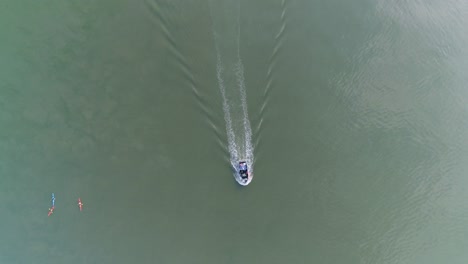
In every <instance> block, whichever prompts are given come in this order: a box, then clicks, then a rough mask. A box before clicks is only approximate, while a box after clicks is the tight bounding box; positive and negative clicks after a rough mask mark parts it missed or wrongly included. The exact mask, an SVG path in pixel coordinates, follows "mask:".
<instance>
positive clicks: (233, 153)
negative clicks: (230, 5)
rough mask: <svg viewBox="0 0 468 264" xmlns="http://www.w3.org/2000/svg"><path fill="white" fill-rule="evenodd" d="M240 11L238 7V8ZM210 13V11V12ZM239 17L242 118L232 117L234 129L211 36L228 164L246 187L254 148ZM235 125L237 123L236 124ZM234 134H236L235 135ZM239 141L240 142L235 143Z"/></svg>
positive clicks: (238, 77)
mask: <svg viewBox="0 0 468 264" xmlns="http://www.w3.org/2000/svg"><path fill="white" fill-rule="evenodd" d="M239 10H240V6H239ZM210 11H211V10H210ZM239 17H240V15H239V16H238V18H237V25H238V32H237V62H236V63H235V67H234V69H235V76H236V81H237V86H238V88H239V94H240V106H241V109H242V111H241V112H242V116H234V117H235V118H236V119H235V120H237V119H241V120H240V121H242V127H239V128H238V127H234V126H233V115H232V114H231V112H232V111H231V109H232V107H231V105H230V104H229V101H228V96H227V94H226V85H225V82H224V79H223V74H224V67H223V63H222V58H221V52H220V50H219V46H218V35H217V33H216V31H215V30H214V29H213V36H214V41H215V47H216V57H217V63H216V71H217V79H218V86H219V90H220V92H221V97H222V100H223V112H224V120H225V122H226V133H227V140H228V150H229V155H230V162H231V166H232V168H233V169H234V178H235V179H236V181H237V182H238V183H239V184H241V185H248V184H249V183H250V182H251V181H252V178H253V167H254V166H253V165H254V147H253V145H252V128H251V126H250V121H249V115H248V108H247V92H246V86H245V79H244V66H243V64H242V60H241V57H240V21H239V20H240V19H239ZM233 101H234V100H233ZM236 123H237V122H236ZM236 132H238V134H237V135H236ZM236 139H237V140H240V142H237V141H236ZM240 161H245V162H247V166H248V174H249V177H248V180H247V182H244V181H243V180H242V179H241V177H240V175H239V173H238V170H239V162H240Z"/></svg>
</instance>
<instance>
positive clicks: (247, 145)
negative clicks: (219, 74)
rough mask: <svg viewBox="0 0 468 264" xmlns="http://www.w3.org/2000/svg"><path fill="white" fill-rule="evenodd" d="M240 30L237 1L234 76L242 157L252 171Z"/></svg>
mask: <svg viewBox="0 0 468 264" xmlns="http://www.w3.org/2000/svg"><path fill="white" fill-rule="evenodd" d="M240 32H241V23H240V1H239V11H238V15H237V65H236V77H237V84H238V86H239V92H240V96H241V105H242V113H243V125H244V140H245V142H244V144H245V149H244V153H243V154H244V157H245V159H246V161H247V163H248V164H249V165H250V171H253V162H254V159H253V158H254V157H253V151H254V148H253V145H252V128H251V126H250V121H249V111H248V107H247V92H246V88H245V78H244V65H243V63H242V59H241V56H240V35H241V34H240Z"/></svg>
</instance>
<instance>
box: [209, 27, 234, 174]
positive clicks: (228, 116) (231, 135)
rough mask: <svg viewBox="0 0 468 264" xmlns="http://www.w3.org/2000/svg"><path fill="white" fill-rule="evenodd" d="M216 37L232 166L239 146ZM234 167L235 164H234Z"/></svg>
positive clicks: (217, 69)
mask: <svg viewBox="0 0 468 264" xmlns="http://www.w3.org/2000/svg"><path fill="white" fill-rule="evenodd" d="M213 35H214V37H215V46H216V57H217V62H216V77H217V78H218V84H219V90H220V92H221V97H222V99H223V112H224V121H225V122H226V133H227V138H228V149H229V154H230V155H231V164H232V163H233V160H238V157H239V155H238V153H237V144H236V135H235V133H234V129H233V128H232V118H231V109H230V106H229V103H228V100H227V96H226V87H225V85H224V80H223V72H224V68H223V64H222V61H221V53H220V52H219V48H218V44H217V41H216V38H217V36H216V33H215V32H213ZM232 165H233V166H234V164H232Z"/></svg>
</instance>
